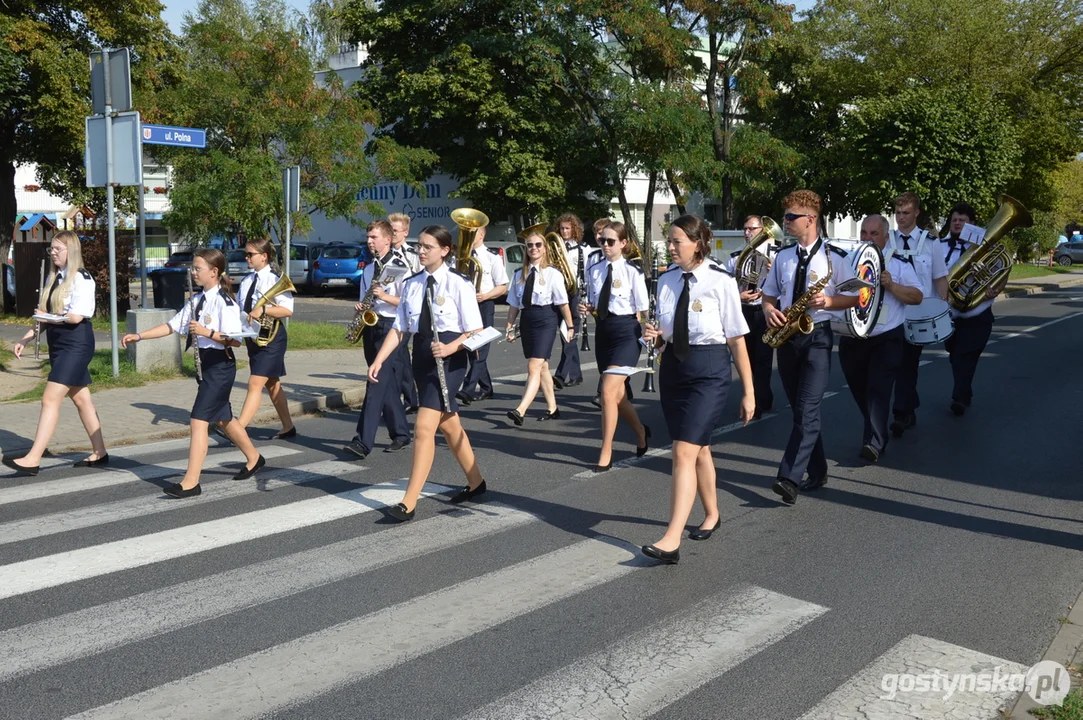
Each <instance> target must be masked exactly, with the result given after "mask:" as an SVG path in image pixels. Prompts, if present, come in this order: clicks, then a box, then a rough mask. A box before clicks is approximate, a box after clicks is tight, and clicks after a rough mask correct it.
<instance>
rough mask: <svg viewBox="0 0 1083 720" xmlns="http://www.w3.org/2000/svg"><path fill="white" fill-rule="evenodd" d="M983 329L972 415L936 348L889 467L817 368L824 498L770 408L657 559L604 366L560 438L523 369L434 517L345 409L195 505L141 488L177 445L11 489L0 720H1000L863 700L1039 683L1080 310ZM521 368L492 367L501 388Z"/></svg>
mask: <svg viewBox="0 0 1083 720" xmlns="http://www.w3.org/2000/svg"><path fill="white" fill-rule="evenodd" d="M1077 292H1078V291H1077ZM306 305H307V303H306ZM995 311H996V312H997V315H998V322H997V324H996V326H995V330H994V339H995V342H994V343H993V344H992V345H990V347H989V349H988V350H987V354H986V356H985V357H984V358H983V359H982V363H981V366H980V367H979V371H978V378H977V382H976V388H975V389H976V398H975V401H974V406H973V408H972V409H971V411H970V412H969V413H968V414H967V415H966V416H965V417H963V418H956V417H954V416H952V415H951V414H950V413H949V411H948V407H947V406H948V401H949V397H948V394H949V391H950V369H949V366H948V364H947V361H946V359H944V357H943V353H942V352H941V351H940V349H939V348H937V349H933V350H932V351H929V350H927V351H926V352H927V355H926V358H927V359H928V360H930V361H931V362H930V363H929V364H927V365H926V366H924V367H923V368H922V377H921V384H920V389H921V391H922V407H921V408H920V410H919V414H918V427H917V428H916V429H915V430H914V431H911V432H909V433H907V436H906V437H905V438H903V439H901V440H898V441H895V442H893V443H892V445H891V447H890V448H889V450H888V451H887V453H886V454H885V455H884V457H883V458H882V460H881V464H880V465H878V466H874V467H868V466H864V465H863V464H862V463H860V462H859V461H858V458H857V451H858V449H859V444H860V416H859V414H858V412H857V410H856V408H855V407H854V405H853V401H852V399H851V398H850V396H849V394H848V391H847V390H846V389H845V388H844V387H843V383H844V380H843V378H842V373H841V371H839V369H838V366H837V363H836V364H835V366H834V367H833V369H832V382H831V387H830V391H831V392H832V393H833V394H832V395H831V396H830V397H829V398H828V399H827V400H825V403H824V420H825V443H826V447H827V451H828V456H829V458H830V459H831V463H832V470H831V475H830V481H829V484H828V485H827V487H826V488H824V489H823V490H822V491H820V492H818V493H815V494H808V495H805V496H802V497H801V498H800V499H799V500H798V502H797V505H796V506H795V507H785V506H783V505H781V504H780V503H779V502H778V501H777V500H776V498H775V496H774V495H773V494H772V493H771V491H770V483H771V480H772V478H773V475H774V471H775V468H776V466H777V463H778V460H779V458H780V456H781V451H782V447H783V445H784V443H785V439H786V436H787V434H788V432H789V425H790V421H789V417H788V414H787V411H786V410H785V409H776V412H774V413H772V414H770V415H769V416H767V417H765V418H764V419H763V420H761V421H759V422H756V423H753V424H751V425H749V426H748V427H738V426H734V425H726V426H724V427H722V428H720V429H719V430H718V434H717V442H716V444H715V445H714V455H715V461H716V465H717V467H718V470H719V477H718V489H719V498H720V505H721V510H722V516H723V524H722V528H721V530H720V531H718V532H717V533H716V534H715V537H714V538H712V539H711V540H710V541H708V542H704V543H694V542H691V541H685V542H684V543H683V545H682V547H681V551H682V558H681V562H680V564H679V565H677V566H672V567H657V566H652V565H650V564H649V563H646V562H644V561H643V560H642V559H641V558H640V557H639V555H638V553H637V548H638V546H639V545H641V544H643V543H649V542H653V541H654V540H656V539H657V538H658V537H659V536H660V535H661V532H662V526H663V524H664V522H665V520H666V518H667V515H668V494H669V460H668V455H667V454H666V452H665V446H666V443H667V440H666V437H665V425H664V423H663V421H662V417H661V413H660V410H659V406H658V398H657V396H656V395H646V394H642V393H638V392H637V400H636V404H637V406H638V407H639V409H640V412H641V413H642V416H643V418H644V419H645V421H646V422H647V423H648V424H650V425H651V426H652V429H653V431H654V436H655V441H654V445H655V446H656V451H655V452H652V453H649V454H648V455H647V456H646V457H645V458H644V459H643V460H642V461H639V462H636V461H634V459H633V455H634V450H633V448H634V438H633V437H632V435H631V433H630V432H629V431H627V430H626V429H624V428H621V430H620V431H619V433H618V440H619V442H618V445H617V452H616V455H615V459H616V460H617V461H619V462H625V463H626V464H625V465H624V466H622V467H619V468H616V467H615V468H614V470H613V471H610V472H608V473H605V474H601V475H593V474H591V473H590V472H589V471H588V468H589V467H590V466H591V465H592V464H593V463H594V461H595V460H596V457H597V450H596V445H597V441H596V428H597V423H598V415H597V412H596V411H595V410H594V409H593V408H592V407H591V405H590V404H589V397H590V395H591V393H592V390H593V385H594V382H595V380H596V377H597V375H596V373H595V372H594V371H588V374H587V382H585V383H584V384H583V385H581V386H579V387H577V388H573V389H571V390H568V391H564V392H562V393H561V394H560V403H561V412H562V415H563V419H561V420H560V421H557V422H551V423H544V424H542V423H537V422H534V421H533V420H531V419H528V420H527V422H526V424H525V425H524V426H523V428H521V429H516V428H514V427H510V426H509V425H510V423H509V422H508V421H507V420H506V419H505V418H504V412H505V411H506V410H507V409H509V408H511V407H512V406H513V405H514V403H515V401H516V398H517V396H518V393H519V388H520V383H519V381H517V380H514V379H512V380H507V381H502V382H501V383H499V384H498V386H497V397H496V398H495V399H494V400H492V401H489V402H486V403H483V404H476V405H473V406H471V407H470V408H468V409H466V410H465V411H464V413H463V417H464V423H465V426H466V428H467V430H468V432H469V434H470V438H471V441H472V443H473V445H474V447H475V449H476V450H477V453H478V461H479V464H480V466H481V468H482V471H483V474H484V476H485V477H486V478H487V481H488V484H489V488H490V492H489V493H488V497H487V499H486V501H485V502H483V503H478V504H476V505H472V506H468V507H463V508H460V509H454V508H453V506H450V505H448V504H447V503H446V493H447V492H448V490H445V489H444V488H442V487H441V486H440V485H439V484H441V483H442V484H443V485H444V486H458V485H460V484H461V483H462V474H461V472H460V471H459V470H458V468H457V467H456V466H455V463H454V461H453V459H452V457H451V455H450V453H448V451H447V450H446V448H442V447H441V448H440V449H438V453H437V459H436V464H435V466H434V469H433V473H432V475H431V478H430V479H431V481H432V483H431V484H430V485H429V486H427V488H426V490H427V491H429V492H432V493H434V494H433V496H432V497H429V498H427V499H424V500H422V502H421V503H420V504H419V508H418V517H417V518H416V519H415V520H414V521H412V522H410V523H407V524H405V525H401V526H400V525H393V524H388V523H387V522H386V521H385V520H384V519H383V518H382V513H380V512H378V509H379V508H380V507H382V506H384V505H386V504H388V503H394V502H397V500H398V497H399V490H398V489H397V486H398V485H401V479H402V478H404V477H405V475H406V474H407V472H408V465H409V451H404V452H403V453H400V454H397V455H392V454H385V453H382V452H375V453H373V454H372V455H371V456H370V457H369V458H368V459H367V460H365V461H363V462H350V461H348V460H346V459H345V457H346V456H344V455H343V454H342V453H341V451H340V448H341V446H342V444H343V443H344V442H345V441H347V440H348V439H349V438H350V435H351V433H352V428H353V424H354V422H355V414H354V413H351V412H332V413H328V414H327V415H325V416H323V417H313V418H306V419H303V420H301V421H300V422H299V423H298V427H299V430H300V437H299V438H298V441H297V442H294V443H286V442H272V441H271V440H270V439H269V438H270V436H271V434H272V433H273V431H274V430H275V429H274V428H261V429H255V430H254V431H253V435H254V437H255V438H256V439H257V441H258V446H259V447H261V448H262V449H263V450H264V452H265V453H266V454H267V456H268V461H269V467H268V469H267V470H266V471H264V472H262V473H261V474H260V482H258V483H257V482H252V481H248V482H233V481H231V480H230V476H231V475H232V473H233V472H234V471H235V468H236V467H237V465H236V462H237V458H238V456H237V455H236V453H235V451H232V450H230V449H229V448H217V447H216V448H213V449H212V450H211V455H210V457H209V460H208V463H209V465H213V467H212V468H211V469H210V470H209V471H208V472H206V473H205V475H204V489H205V492H204V494H203V495H202V497H200V498H198V499H195V500H189V501H175V500H167V499H164V498H163V496H161V495H160V493H159V492H158V490H159V488H161V487H163V486H164V485H165V484H167V483H168V482H172V481H173V479H172V478H170V477H168V476H170V475H174V474H175V473H176V472H177V470H178V469H180V468H183V466H184V456H185V452H184V444H183V441H178V442H172V443H166V444H157V445H154V446H146V447H140V446H136V447H132V448H123V449H121V450H118V452H117V453H116V457H117V458H118V460H117V462H116V463H115V464H114V467H113V468H112V469H111V470H110V471H105V472H103V471H97V470H93V471H87V472H83V473H79V472H78V471H76V470H74V469H72V468H70V467H68V466H66V465H64V466H60V467H55V468H53V469H50V470H48V471H44V470H43V472H42V474H41V475H39V476H38V477H36V478H25V479H8V478H5V479H0V717H2V718H5V719H21V718H26V719H33V720H48V719H50V718H62V717H67V716H70V715H75V714H77V713H84V712H85V713H86V714H85V715H80V717H94V718H118V717H131V718H140V719H143V718H157V717H163V718H164V717H170V718H212V717H222V718H241V717H257V716H268V717H275V718H291V719H293V718H297V719H299V718H319V719H321V720H324V719H330V718H351V719H356V718H458V717H494V718H509V717H544V718H554V717H567V718H584V717H607V718H608V717H653V718H664V719H670V718H672V719H674V720H677V719H680V720H685V719H688V718H772V719H776V718H777V719H782V718H797V717H810V718H811V717H824V718H827V717H841V716H843V713H844V712H852V713H854V714H852V715H846V717H873V716H876V715H875V713H876V711H877V708H879V711H880V712H883V713H886V714H882V715H879V717H948V712H949V711H951V712H954V713H955V715H952V717H982V718H993V717H996V715H995V707H996V705H997V703H998V702H999V701H1001V700H1002V699H1003V698H1001V697H1000V696H996V694H995V693H985V694H984V695H983V694H981V693H977V694H975V693H970V694H967V693H962V692H960V693H957V694H956V695H954V696H953V697H951V698H950V699H949V700H946V701H930V700H929V698H927V697H924V696H922V697H920V698H918V700H920V701H921V703H917V700H915V697H917V695H918V694H917V693H913V694H911V695H908V696H906V697H902V696H899V697H897V698H895V699H894V700H892V701H891V702H899V703H902V704H901V705H893V706H891V707H890V708H889V709H887V710H884V709H883V707H881V706H879V705H877V703H883V702H887V701H885V700H881V699H879V695H880V694H882V693H884V692H885V691H884V686H883V684H882V683H883V680H882V677H883V675H884V673H887V672H897V671H901V669H902V668H906V667H909V668H926V669H929V668H937V669H940V670H942V671H944V672H950V671H952V670H954V669H959V668H962V670H961V671H971V672H972V671H974V670H975V669H976V668H990V669H991V668H992V667H993V666H994V665H997V664H1000V665H1002V666H1003V668H1004V672H1008V671H1011V670H1013V669H1019V668H1020V667H1023V666H1028V665H1030V664H1032V663H1034V662H1036V661H1037V660H1038V659H1039V658H1040V657H1041V655H1042V653H1043V651H1044V650H1045V648H1046V646H1047V645H1048V643H1049V641H1050V640H1051V638H1052V637H1053V635H1054V634H1055V632H1056V630H1057V627H1058V624H1057V618H1058V617H1061V616H1063V615H1064V614H1066V608H1067V606H1068V605H1069V604H1070V603H1072V602H1073V601H1075V599H1076V597H1077V595H1078V593H1079V591H1080V587H1081V585H1083V552H1081V550H1083V534H1081V532H1080V531H1081V521H1083V486H1081V485H1080V483H1079V471H1078V453H1079V443H1078V442H1077V441H1076V440H1075V437H1076V434H1077V430H1078V428H1080V427H1081V426H1083V376H1081V375H1080V373H1079V369H1078V366H1079V356H1080V350H1081V345H1083V293H1080V294H1079V295H1076V294H1073V293H1072V292H1071V290H1067V291H1061V292H1056V293H1047V294H1043V295H1039V296H1034V297H1028V298H1021V299H1016V300H1009V301H1005V302H1003V303H997V305H996V308H995ZM518 353H519V350H518V347H517V346H508V345H507V344H501V345H499V346H497V349H496V351H495V352H494V362H493V366H494V370H495V374H496V375H498V376H508V375H514V374H517V373H521V372H522V370H523V363H522V359H521V356H520V355H519V354H518ZM775 385H776V393H777V394H778V395H779V397H782V396H781V388H780V386H779V384H778V382H777V378H776V383H775ZM636 389H637V390H638V389H639V383H638V382H637V383H636ZM542 409H543V406H542V404H541V403H540V402H538V403H537V404H536V405H535V406H534V408H532V411H533V413H534V414H535V415H536V414H539V413H540V412H541V411H542ZM736 415H737V398H736V397H732V396H731V398H730V403H729V407H728V409H727V416H726V417H727V420H726V422H729V421H730V420H735V419H736ZM106 425H107V426H108V420H107V419H106ZM386 440H387V438H386V434H384V433H383V432H381V434H380V435H379V436H378V443H384V442H386ZM55 462H59V461H55ZM700 519H701V516H700V515H699V514H698V513H694V514H693V519H692V522H694V523H697V524H698V522H699V521H700ZM911 701H913V702H911ZM113 703H116V704H113ZM938 703H939V704H938ZM917 704H921V706H922V707H923V708H924V709H923V710H915V709H914V707H915V706H916V705H917ZM856 707H862V708H864V710H863V712H865V714H864V715H863V714H857V712H856V709H855V708H856ZM907 708H909V709H907Z"/></svg>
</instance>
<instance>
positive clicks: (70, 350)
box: [43, 319, 94, 387]
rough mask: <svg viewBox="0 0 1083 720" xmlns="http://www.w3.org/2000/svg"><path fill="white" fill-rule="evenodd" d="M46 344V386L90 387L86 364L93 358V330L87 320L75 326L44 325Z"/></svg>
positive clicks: (88, 371)
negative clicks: (51, 384)
mask: <svg viewBox="0 0 1083 720" xmlns="http://www.w3.org/2000/svg"><path fill="white" fill-rule="evenodd" d="M43 327H44V328H45V340H46V342H47V343H49V382H55V383H60V384H61V385H67V386H68V387H82V386H84V385H89V384H90V370H89V367H90V361H91V360H92V359H93V358H94V329H93V328H92V327H91V326H90V320H86V319H84V320H83V321H82V322H81V323H79V324H78V325H53V324H51V323H50V324H44V323H43Z"/></svg>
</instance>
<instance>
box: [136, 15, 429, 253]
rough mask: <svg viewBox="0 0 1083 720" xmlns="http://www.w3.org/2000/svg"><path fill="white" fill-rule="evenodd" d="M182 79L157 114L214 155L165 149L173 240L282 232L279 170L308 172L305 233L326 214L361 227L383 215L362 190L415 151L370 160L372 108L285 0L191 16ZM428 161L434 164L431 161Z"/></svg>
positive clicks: (301, 219)
mask: <svg viewBox="0 0 1083 720" xmlns="http://www.w3.org/2000/svg"><path fill="white" fill-rule="evenodd" d="M181 47H182V48H183V50H184V53H185V55H184V68H183V80H182V81H181V82H179V83H178V84H177V86H176V87H174V88H172V89H169V90H167V91H164V92H162V93H161V95H160V96H159V97H158V99H157V107H156V108H155V110H154V112H153V113H151V112H148V115H151V116H153V117H155V118H156V119H158V120H161V121H164V122H169V123H171V124H177V125H183V126H192V127H201V128H206V129H207V149H206V150H205V151H192V150H187V149H182V150H178V149H163V150H161V151H160V152H158V154H159V155H160V156H161V157H162V158H163V159H165V160H168V161H169V162H170V163H171V164H172V165H173V188H172V190H171V192H170V200H171V206H172V209H171V211H170V212H169V213H167V214H166V216H165V218H164V222H165V224H166V225H167V226H168V227H170V228H171V229H173V230H176V231H178V232H181V233H183V234H185V235H188V236H189V237H192V238H194V239H200V240H206V239H208V238H209V237H210V236H211V235H213V234H217V233H227V234H237V235H241V234H244V235H252V236H260V235H268V234H271V233H276V234H281V229H282V227H283V224H284V220H285V218H284V215H283V210H284V208H283V204H282V189H281V187H282V186H281V177H282V175H281V172H282V168H283V167H287V166H290V165H300V166H301V202H302V206H303V207H302V213H301V214H300V215H299V216H296V225H295V227H296V229H297V231H298V232H299V233H303V232H305V231H306V230H307V229H308V227H310V221H309V219H308V218H309V216H310V215H311V214H313V213H316V212H321V213H324V214H326V215H327V216H328V217H342V218H347V219H349V220H350V221H351V222H355V223H360V222H361V218H360V213H361V212H362V211H366V212H369V213H371V214H378V213H380V212H381V209H380V208H379V206H374V205H372V204H371V203H366V202H363V201H361V200H359V199H358V191H359V190H360V189H361V188H364V187H368V186H370V185H372V184H373V183H375V182H377V181H378V180H379V179H380V178H383V177H392V176H395V175H396V174H397V173H398V172H399V171H400V170H401V169H402V166H403V165H406V166H407V167H408V166H409V165H410V164H411V163H413V162H415V161H416V160H415V158H416V155H417V154H416V153H415V154H413V155H410V154H407V155H405V156H403V155H401V154H400V155H399V156H392V155H390V154H388V153H383V152H377V154H376V156H375V157H369V156H367V155H366V153H365V144H366V143H367V142H368V141H369V139H370V134H369V132H368V130H367V126H371V124H372V123H373V122H374V120H375V115H374V114H373V112H372V110H371V108H370V107H369V106H368V104H367V103H365V102H364V101H363V100H362V99H361V98H359V97H357V96H356V95H354V94H352V93H349V92H348V91H347V90H346V89H345V88H344V87H343V84H342V82H341V79H340V78H339V77H338V76H337V75H336V74H334V73H330V74H329V75H328V77H327V79H326V80H325V81H324V82H323V83H317V82H316V79H315V77H314V75H313V65H312V62H311V58H310V57H309V55H308V53H307V52H306V50H305V48H304V47H303V45H302V43H301V35H300V32H299V31H298V29H297V28H296V27H295V26H294V25H293V24H292V23H291V21H290V20H289V16H288V11H287V10H286V8H285V6H284V5H283V4H282V3H281V2H279V1H278V0H256V2H254V3H252V4H250V5H249V4H246V3H245V2H244V0H203V2H201V3H200V5H199V8H198V10H197V12H196V14H195V15H194V16H192V15H190V16H186V18H185V24H184V28H183V35H182V37H181ZM422 159H424V158H423V157H422Z"/></svg>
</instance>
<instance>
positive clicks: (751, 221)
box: [726, 215, 778, 419]
mask: <svg viewBox="0 0 1083 720" xmlns="http://www.w3.org/2000/svg"><path fill="white" fill-rule="evenodd" d="M760 230H763V221H762V220H761V219H760V216H759V215H749V216H748V217H746V218H745V226H744V231H745V243H747V242H748V241H749V240H751V239H752V238H754V237H755V236H756V233H758V232H759V231H760ZM764 250H765V254H766V255H767V257H768V260H769V263H768V265H767V272H765V273H764V274H763V275H762V276H761V277H760V289H758V290H747V289H745V288H743V287H742V288H739V290H740V291H741V312H742V313H743V314H744V317H745V322H746V323H748V334H747V335H746V336H745V347H746V348H748V359H749V361H750V362H751V363H752V384H753V385H755V386H756V388H755V390H756V412H755V414H754V415H753V416H752V417H753V419H759V418H760V417H761V416H762V415H763V414H764V413H767V412H771V408H772V406H773V405H774V404H775V396H774V393H773V392H772V391H771V375H772V371H773V366H774V361H775V349H774V348H772V347H771V346H770V345H768V344H767V343H765V342H764V341H763V333H764V332H765V331H766V330H767V322H766V321H765V320H764V317H763V309H762V307H761V304H762V302H763V301H762V297H763V290H762V288H763V283H764V282H765V281H766V280H767V273H768V272H770V270H771V265H770V261H772V260H774V257H775V255H776V254H777V253H778V248H777V247H775V246H774V245H770V246H767V247H765V248H764ZM741 252H742V251H741V250H735V251H734V252H733V253H732V254H730V259H729V261H728V262H727V263H726V269H727V270H729V271H730V273H732V274H733V275H734V276H736V274H737V258H738V257H740V255H741Z"/></svg>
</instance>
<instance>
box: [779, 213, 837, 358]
mask: <svg viewBox="0 0 1083 720" xmlns="http://www.w3.org/2000/svg"><path fill="white" fill-rule="evenodd" d="M765 227H766V226H765ZM825 250H826V251H827V274H826V275H825V276H824V277H822V278H820V279H819V280H817V281H816V284H815V285H812V286H811V287H809V289H808V290H806V291H805V294H804V295H802V296H801V297H799V298H797V302H795V303H794V304H793V305H790V306H789V307H788V308H786V324H784V325H782V326H781V327H777V328H776V327H770V326H768V328H767V332H765V333H764V334H763V341H764V342H765V343H766V344H768V345H770V346H771V347H773V348H775V349H776V350H777V349H778V348H780V347H782V346H783V345H785V344H786V341H787V340H789V339H790V338H791V337H793V336H794V335H796V334H797V333H798V332H800V333H803V334H805V335H809V334H811V333H812V331H813V330H814V329H815V328H816V323H814V322H813V321H812V316H811V315H809V314H808V306H809V303H811V302H812V298H813V297H815V296H816V295H817V294H818V293H821V292H823V290H824V288H826V287H827V284H828V283H829V282H831V278H832V276H833V275H834V268H833V267H831V251H830V250H827V249H826V248H825Z"/></svg>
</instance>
